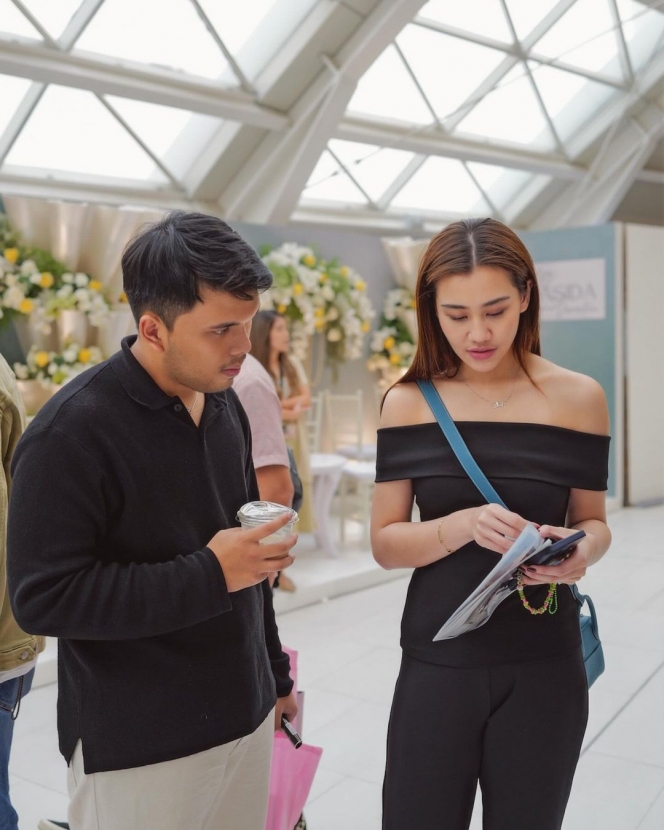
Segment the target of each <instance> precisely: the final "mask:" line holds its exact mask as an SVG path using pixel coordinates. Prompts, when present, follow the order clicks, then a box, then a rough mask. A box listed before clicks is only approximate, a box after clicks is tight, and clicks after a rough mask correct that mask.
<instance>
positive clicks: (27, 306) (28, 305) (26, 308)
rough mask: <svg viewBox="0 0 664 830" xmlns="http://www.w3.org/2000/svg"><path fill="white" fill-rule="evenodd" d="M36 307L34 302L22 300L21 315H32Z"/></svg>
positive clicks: (19, 308)
mask: <svg viewBox="0 0 664 830" xmlns="http://www.w3.org/2000/svg"><path fill="white" fill-rule="evenodd" d="M34 307H35V304H34V303H33V302H32V300H29V299H28V298H27V297H26V298H25V299H23V300H21V303H20V305H19V307H18V310H19V311H20V312H21V314H30V312H31V311H32V309H33V308H34Z"/></svg>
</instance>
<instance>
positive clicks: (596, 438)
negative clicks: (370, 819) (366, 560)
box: [371, 219, 611, 830]
mask: <svg viewBox="0 0 664 830" xmlns="http://www.w3.org/2000/svg"><path fill="white" fill-rule="evenodd" d="M416 302H417V317H418V329H419V342H418V346H417V353H416V355H415V359H414V361H413V364H412V366H411V368H410V369H409V371H408V372H407V373H406V375H405V376H404V377H403V378H402V380H401V381H399V382H398V383H397V384H396V385H395V386H394V387H392V389H391V390H390V391H389V392H388V394H387V396H386V398H385V401H384V405H383V410H382V415H381V428H380V429H379V432H378V457H377V475H376V481H377V484H376V492H375V498H374V502H373V512H372V530H371V539H372V546H373V552H374V557H375V558H376V560H377V561H378V562H379V563H380V564H381V565H382V566H383V567H385V568H402V567H403V568H406V567H408V568H415V571H414V573H413V577H412V580H411V583H410V587H409V591H408V597H407V599H406V606H405V609H404V615H403V620H402V637H401V645H402V649H403V658H402V664H401V671H400V674H399V679H398V681H397V685H396V690H395V695H394V701H393V706H392V714H391V717H390V725H389V732H388V747H387V767H386V774H385V784H384V818H383V828H384V830H403V828H405V827H413V828H415V827H417V828H418V830H434V828H436V830H439V828H442V827H444V828H445V830H466V828H468V826H469V824H470V820H471V815H472V811H473V801H474V797H475V792H476V789H477V785H478V783H479V785H480V787H481V790H482V802H483V821H484V824H483V827H484V830H532V828H533V827H536V828H538V830H559V828H560V827H561V825H562V820H563V816H564V812H565V807H566V804H567V800H568V797H569V792H570V788H571V785H572V778H573V775H574V770H575V767H576V763H577V761H578V757H579V752H580V749H581V742H582V740H583V734H584V731H585V727H586V721H587V714H588V689H587V682H586V677H585V671H584V666H583V660H582V655H581V650H580V635H579V623H578V612H577V606H576V604H575V602H574V600H573V598H572V594H571V591H569V590H568V589H567V588H566V587H565V585H564V584H563V583H566V584H572V583H575V582H577V581H578V580H579V579H580V578H581V577H582V576H583V575H584V574H585V572H586V569H587V568H588V566H589V565H592V564H594V563H595V562H597V561H598V560H599V559H600V557H601V556H603V554H604V553H605V552H606V550H607V548H608V547H609V544H610V539H611V537H610V533H609V529H608V527H607V525H606V510H605V493H604V491H605V490H606V484H607V465H608V449H609V440H610V439H609V438H608V429H609V422H608V412H607V406H606V400H605V397H604V393H603V391H602V389H601V387H600V386H599V384H598V383H596V382H595V381H594V380H592V379H590V378H588V377H585V376H584V375H580V374H577V373H575V372H571V371H568V370H567V369H564V368H562V367H560V366H557V365H555V364H554V363H551V362H550V361H548V360H545V359H544V358H542V357H541V356H540V340H539V294H538V286H537V278H536V276H535V271H534V266H533V262H532V259H531V257H530V255H529V253H528V251H527V250H526V248H525V247H524V245H523V243H522V242H521V240H520V239H519V238H518V237H517V236H516V235H515V234H514V233H513V232H512V231H511V230H510V229H509V228H507V227H505V225H502V224H501V223H500V222H497V221H495V220H492V219H476V220H470V221H464V222H456V223H454V224H452V225H449V226H448V227H446V228H445V229H444V230H443V231H442V232H441V233H439V234H438V236H436V237H435V238H434V239H433V240H432V242H431V243H430V245H429V247H428V249H427V251H426V252H425V254H424V256H423V259H422V262H421V264H420V272H419V277H418V283H417V289H416ZM418 379H427V380H432V381H433V383H434V385H435V388H436V391H437V392H438V394H439V395H440V397H441V398H442V400H443V402H444V403H445V405H446V406H447V408H448V410H449V411H450V413H451V415H452V417H453V419H454V420H455V421H456V423H457V426H458V428H459V431H460V432H461V435H462V437H463V438H464V440H465V441H466V443H467V445H468V447H469V449H470V451H471V453H472V454H473V455H474V457H475V460H476V461H477V463H478V464H479V466H480V468H481V469H482V470H483V472H484V473H485V474H486V475H487V477H488V478H489V480H490V481H491V483H492V484H493V486H494V487H495V489H496V490H497V491H498V493H499V495H500V496H501V497H502V499H503V501H504V502H505V503H506V504H507V506H508V507H509V509H508V510H506V509H505V508H503V507H500V506H499V505H497V504H486V503H485V502H484V500H483V498H482V496H481V495H480V494H479V492H478V491H477V489H476V488H475V486H474V484H473V483H472V482H471V480H470V479H469V478H468V476H467V475H466V474H465V472H464V471H463V469H462V467H461V466H460V464H459V462H458V461H457V460H456V457H455V456H454V454H453V452H452V450H451V448H450V446H449V444H448V443H447V441H446V439H445V437H444V436H443V434H442V432H441V430H440V428H439V426H438V424H437V423H436V422H435V419H434V417H433V415H432V413H431V411H430V409H429V407H428V405H427V403H426V402H425V400H424V398H423V396H422V394H421V392H420V390H419V388H418V386H417V384H416V383H415V381H416V380H418ZM413 498H415V499H416V500H417V503H418V506H419V509H420V516H421V522H419V523H416V524H415V523H411V521H410V519H411V511H412V506H413ZM527 521H530V522H533V523H534V524H536V525H539V530H540V533H541V535H542V536H544V537H552V538H563V537H565V536H568V535H571V534H572V533H573V532H575V531H576V530H577V529H583V530H584V531H585V532H586V536H585V538H584V539H583V540H582V541H581V542H580V543H579V545H578V546H577V548H576V549H575V552H574V553H573V554H572V556H570V557H569V558H568V559H567V560H566V561H564V562H563V563H562V564H560V565H559V566H557V567H541V566H540V567H534V568H528V569H527V576H526V578H524V580H523V583H524V584H525V585H526V586H529V587H526V588H524V596H523V601H522V599H521V598H520V596H519V595H518V594H517V593H516V592H515V593H513V594H511V595H510V596H509V597H508V598H507V599H506V600H505V601H504V602H503V603H502V604H501V605H499V606H498V608H497V609H496V610H495V612H494V614H493V616H492V617H491V618H490V619H489V621H488V622H487V623H486V624H485V625H484V626H482V627H481V628H478V629H476V630H474V631H470V632H468V633H466V634H463V635H462V636H460V637H458V638H455V639H452V640H446V641H441V642H433V637H434V635H435V634H436V632H437V631H438V629H439V628H440V626H441V625H442V624H443V622H444V621H445V620H446V619H447V618H448V617H449V616H450V614H451V613H452V612H453V611H454V610H455V609H456V608H457V606H458V605H460V603H461V602H462V601H463V600H464V599H465V598H466V597H467V596H468V594H470V593H471V591H472V590H473V589H474V588H475V587H476V586H477V585H478V584H479V582H480V581H481V580H482V579H483V578H484V576H485V575H486V574H487V573H488V572H489V571H490V570H491V568H492V567H493V566H494V565H495V564H496V562H497V561H498V558H499V557H500V556H501V555H502V554H504V553H505V552H506V551H507V550H508V549H509V547H510V545H511V543H512V542H511V540H513V539H514V538H515V537H517V536H518V535H519V533H520V532H521V530H522V529H523V528H524V526H525V524H526V522H527ZM554 583H561V584H560V587H559V588H558V589H557V597H556V596H555V594H554V596H553V597H551V599H549V600H548V603H549V604H548V606H547V610H548V612H549V613H542V614H537V615H534V614H532V613H529V612H528V607H530V608H531V609H532V610H537V609H538V608H540V607H541V606H542V605H543V604H544V603H545V602H546V601H547V597H548V596H549V594H550V593H554V592H553V590H552V589H549V587H548V586H549V585H551V586H553V584H554ZM556 598H557V610H556V603H555V599H556ZM554 611H555V613H554Z"/></svg>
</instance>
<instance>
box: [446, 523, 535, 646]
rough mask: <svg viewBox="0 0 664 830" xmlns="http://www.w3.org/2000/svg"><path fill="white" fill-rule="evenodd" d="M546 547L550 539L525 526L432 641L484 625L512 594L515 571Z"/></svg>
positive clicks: (449, 638) (530, 526) (456, 635)
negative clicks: (543, 537)
mask: <svg viewBox="0 0 664 830" xmlns="http://www.w3.org/2000/svg"><path fill="white" fill-rule="evenodd" d="M550 544H551V540H550V539H542V537H541V536H540V534H539V532H538V530H537V528H536V527H535V525H533V524H530V523H529V524H527V525H526V526H525V528H524V529H523V530H522V531H521V534H520V535H519V537H518V538H517V539H516V541H515V542H514V544H513V545H512V547H511V548H510V549H509V550H508V551H507V553H505V554H504V555H503V556H501V558H500V560H499V561H498V563H497V564H496V566H495V567H494V568H492V569H491V571H489V573H488V574H487V575H486V576H485V578H484V579H483V580H482V581H481V582H480V584H479V585H478V586H477V588H475V590H474V591H473V592H472V594H470V596H469V597H468V598H467V599H465V600H464V601H463V602H462V603H461V605H460V606H459V607H458V608H457V609H456V611H454V612H453V614H452V615H451V617H450V618H449V619H448V620H447V622H446V623H445V624H444V625H443V627H442V628H441V629H440V631H439V632H438V633H437V634H436V636H435V637H434V638H433V639H434V642H436V641H438V640H451V639H452V638H453V637H458V636H459V635H460V634H465V633H466V632H467V631H472V630H473V629H475V628H479V627H480V626H482V625H484V623H486V622H487V621H488V619H489V617H490V616H491V614H492V613H493V612H494V610H495V609H496V607H497V606H498V605H500V603H501V602H502V601H503V600H504V599H505V598H506V597H508V596H509V595H510V594H511V593H512V592H513V591H514V588H515V586H514V583H513V582H512V580H513V578H514V575H515V572H516V570H517V569H518V568H519V567H520V566H521V565H523V563H524V562H526V561H527V560H528V559H530V558H531V557H532V556H534V555H535V554H536V553H538V552H539V551H541V550H543V549H544V548H547V547H549V545H550ZM510 583H512V584H511V585H510Z"/></svg>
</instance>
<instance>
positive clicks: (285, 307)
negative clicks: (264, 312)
mask: <svg viewBox="0 0 664 830" xmlns="http://www.w3.org/2000/svg"><path fill="white" fill-rule="evenodd" d="M287 308H288V306H286V305H284V304H283V303H279V305H278V306H277V311H278V312H279V314H283V313H284V312H285V311H286V309H287Z"/></svg>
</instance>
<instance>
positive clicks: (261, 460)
mask: <svg viewBox="0 0 664 830" xmlns="http://www.w3.org/2000/svg"><path fill="white" fill-rule="evenodd" d="M247 360H249V358H247ZM245 369H246V370H247V371H246V373H245V374H244V376H243V372H245ZM233 388H234V389H235V391H236V393H237V396H238V398H239V399H240V403H241V404H242V407H243V409H244V411H245V412H246V414H247V418H248V419H249V426H250V427H251V441H252V451H251V454H252V459H253V462H254V469H255V471H256V480H257V482H258V491H259V493H260V497H261V499H262V500H263V501H273V502H276V503H277V504H285V505H286V506H287V507H290V506H291V504H292V502H293V492H294V490H293V481H292V479H291V474H290V461H289V458H288V450H287V449H286V440H285V438H284V431H283V426H282V421H281V403H280V401H279V397H278V395H277V391H276V389H275V388H274V383H273V382H272V379H271V378H270V376H269V375H268V373H267V372H266V371H265V369H264V368H263V367H262V366H261V365H260V364H259V363H258V362H257V361H256V360H255V359H252V362H251V363H250V365H247V366H246V367H244V368H243V370H242V372H240V374H239V376H238V378H237V380H236V381H235V383H234V385H233Z"/></svg>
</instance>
